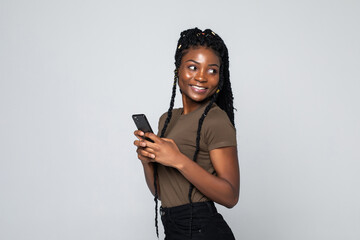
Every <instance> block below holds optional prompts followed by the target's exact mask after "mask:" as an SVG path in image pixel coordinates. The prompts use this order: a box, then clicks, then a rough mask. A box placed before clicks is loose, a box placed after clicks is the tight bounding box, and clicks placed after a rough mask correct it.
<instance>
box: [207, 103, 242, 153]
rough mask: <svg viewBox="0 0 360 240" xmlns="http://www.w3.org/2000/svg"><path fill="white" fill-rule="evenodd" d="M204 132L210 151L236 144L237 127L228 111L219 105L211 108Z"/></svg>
mask: <svg viewBox="0 0 360 240" xmlns="http://www.w3.org/2000/svg"><path fill="white" fill-rule="evenodd" d="M202 134H203V137H204V141H205V143H206V144H207V146H208V150H209V151H210V150H213V149H216V148H221V147H230V146H236V129H235V127H234V125H232V123H231V121H230V119H229V117H228V115H227V114H226V112H225V111H223V110H222V109H221V108H220V107H218V106H217V105H214V106H213V107H212V108H211V109H210V111H209V113H208V114H207V116H206V118H205V119H204V123H203V131H202Z"/></svg>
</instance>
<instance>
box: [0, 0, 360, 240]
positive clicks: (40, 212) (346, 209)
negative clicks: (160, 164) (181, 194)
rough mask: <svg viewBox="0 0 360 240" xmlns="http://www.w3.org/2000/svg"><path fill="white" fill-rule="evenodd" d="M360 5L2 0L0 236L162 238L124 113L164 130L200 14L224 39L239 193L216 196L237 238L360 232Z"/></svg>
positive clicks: (200, 22) (315, 236) (204, 23)
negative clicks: (183, 36) (183, 42)
mask: <svg viewBox="0 0 360 240" xmlns="http://www.w3.org/2000/svg"><path fill="white" fill-rule="evenodd" d="M359 16H360V4H359V2H358V1H309V0H305V1H285V0H284V1H279V0H276V1H250V0H249V1H224V2H220V1H214V0H208V1H188V0H184V1H176V2H175V1H111V0H105V1H93V0H92V1H79V0H72V1H69V0H64V1H44V0H38V1H25V0H11V1H10V0H0V79H1V82H0V110H1V117H0V239H4V240H5V239H9V240H10V239H19V240H20V239H156V236H155V230H154V203H153V200H152V196H151V194H150V193H149V191H148V189H147V187H146V184H145V181H144V177H143V172H142V167H141V164H140V163H139V161H138V160H137V158H136V154H135V147H134V146H133V145H132V142H133V140H134V137H133V135H132V132H133V131H134V123H133V122H132V120H131V117H130V116H131V114H133V113H145V114H147V116H148V118H149V120H150V122H151V124H152V125H153V128H155V129H156V128H157V119H158V117H159V116H160V114H162V113H163V112H165V111H166V109H167V108H168V104H169V99H170V94H171V82H172V78H173V69H174V65H173V61H174V60H173V55H174V52H175V47H176V42H177V39H178V37H179V34H180V32H181V31H182V30H184V29H187V28H190V27H195V26H198V27H200V28H202V29H204V28H207V27H209V28H212V29H213V30H214V31H215V32H217V33H219V34H220V36H222V38H223V39H224V40H225V42H226V43H227V45H228V48H229V51H230V64H231V66H230V67H231V80H232V84H233V91H234V95H235V107H236V108H237V110H238V111H237V112H236V126H237V134H238V135H237V137H238V143H239V159H240V167H241V196H240V201H239V203H238V205H237V206H236V207H235V208H233V209H230V210H229V209H226V208H223V207H219V209H220V211H221V212H222V213H223V215H224V216H225V218H226V219H227V221H228V223H229V225H230V226H231V227H232V229H233V231H234V233H235V235H236V237H237V239H245V240H251V239H273V240H280V239H284V240H288V239H294V240H296V239H299V240H303V239H360V228H359V226H360V205H359V202H360V193H359V184H360V176H359V174H358V172H359V168H360V164H359V160H360V151H359V143H360V127H359V121H360V108H359V102H360V97H359V94H358V93H359V90H360V83H359V79H360V70H359V69H360V45H359V42H360V32H359V23H360V17H359ZM180 105H181V101H180V100H179V98H178V99H177V102H176V106H180ZM161 237H163V234H162V229H161Z"/></svg>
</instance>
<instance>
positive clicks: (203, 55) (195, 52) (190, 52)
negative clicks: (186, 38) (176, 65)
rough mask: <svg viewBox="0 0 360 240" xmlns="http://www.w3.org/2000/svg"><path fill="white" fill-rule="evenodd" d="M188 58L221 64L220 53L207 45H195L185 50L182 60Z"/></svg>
mask: <svg viewBox="0 0 360 240" xmlns="http://www.w3.org/2000/svg"><path fill="white" fill-rule="evenodd" d="M188 60H195V61H196V60H198V61H202V62H203V61H206V62H209V63H211V64H218V65H219V64H220V58H219V56H218V54H217V53H216V52H215V51H214V50H213V49H211V48H209V47H205V46H194V47H190V48H189V49H187V50H185V53H184V55H183V57H182V59H181V62H184V61H188Z"/></svg>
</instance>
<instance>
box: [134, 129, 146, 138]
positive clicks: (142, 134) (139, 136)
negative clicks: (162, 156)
mask: <svg viewBox="0 0 360 240" xmlns="http://www.w3.org/2000/svg"><path fill="white" fill-rule="evenodd" d="M134 135H135V136H136V137H137V138H139V139H141V138H142V137H143V136H144V132H143V131H141V130H135V131H134Z"/></svg>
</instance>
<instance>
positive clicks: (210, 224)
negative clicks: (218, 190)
mask: <svg viewBox="0 0 360 240" xmlns="http://www.w3.org/2000/svg"><path fill="white" fill-rule="evenodd" d="M191 208H192V213H191ZM160 214H161V220H162V223H163V225H164V229H165V240H186V239H192V240H200V239H206V240H218V239H219V240H220V239H221V240H234V239H235V237H234V235H233V233H232V231H231V229H230V228H229V226H228V225H227V223H226V222H225V220H224V219H223V217H222V216H221V215H220V214H219V213H218V212H217V210H216V208H215V206H214V203H213V202H199V203H193V204H192V207H191V205H190V204H185V205H181V206H178V207H171V208H163V207H161V208H160ZM191 216H192V218H191ZM191 219H192V221H191ZM190 227H191V231H190Z"/></svg>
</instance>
